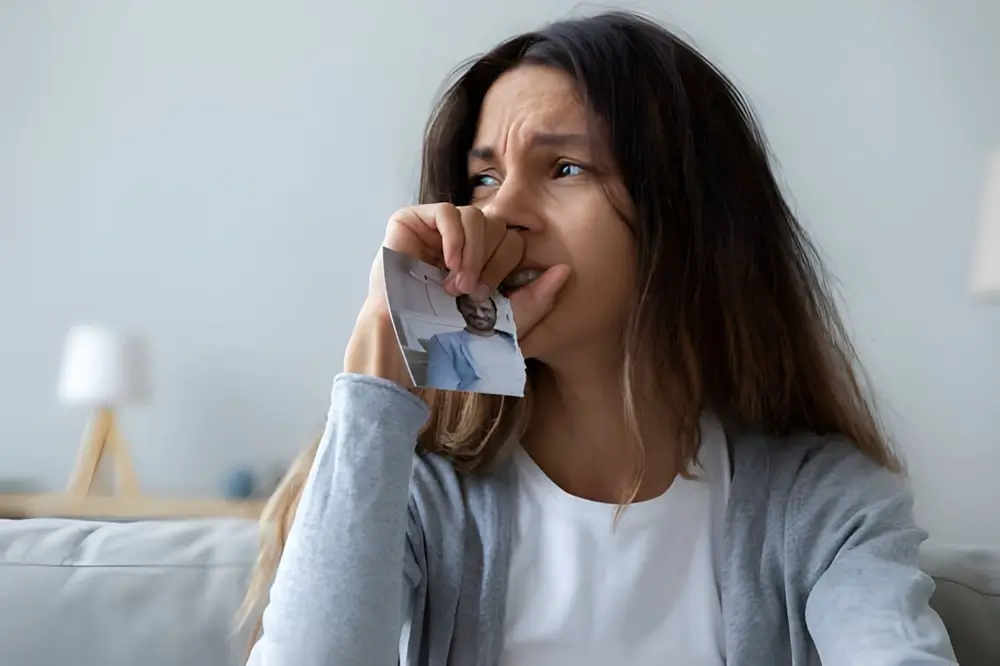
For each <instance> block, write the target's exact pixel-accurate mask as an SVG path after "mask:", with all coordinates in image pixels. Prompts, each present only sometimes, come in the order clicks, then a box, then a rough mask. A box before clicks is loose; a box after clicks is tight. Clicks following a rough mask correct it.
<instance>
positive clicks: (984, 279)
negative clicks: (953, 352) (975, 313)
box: [972, 154, 1000, 297]
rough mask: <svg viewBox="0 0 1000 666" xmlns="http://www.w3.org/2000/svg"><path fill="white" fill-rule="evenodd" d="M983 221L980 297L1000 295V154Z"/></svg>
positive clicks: (976, 289) (976, 278)
mask: <svg viewBox="0 0 1000 666" xmlns="http://www.w3.org/2000/svg"><path fill="white" fill-rule="evenodd" d="M979 224H980V226H979V238H978V240H977V243H976V254H975V263H974V265H973V269H972V291H973V293H975V294H976V295H978V296H984V297H996V296H1000V154H998V155H996V156H995V157H994V158H993V161H992V162H991V163H990V169H989V173H988V174H987V178H986V188H985V190H984V192H983V201H982V211H981V217H980V222H979Z"/></svg>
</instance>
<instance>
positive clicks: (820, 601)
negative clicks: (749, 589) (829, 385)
mask: <svg viewBox="0 0 1000 666" xmlns="http://www.w3.org/2000/svg"><path fill="white" fill-rule="evenodd" d="M788 511H789V514H788V516H787V518H788V519H787V521H786V534H785V543H786V552H787V553H789V556H791V554H792V553H794V554H795V556H797V557H801V558H803V559H802V561H801V562H799V564H801V565H802V566H803V569H802V570H803V571H806V572H809V574H808V576H807V577H808V580H809V583H810V584H809V585H808V587H807V590H808V597H807V600H806V607H805V619H806V625H807V627H808V629H809V633H810V635H811V636H812V639H813V642H814V643H815V645H816V648H817V651H818V652H819V655H820V658H821V659H822V661H823V663H824V664H827V663H829V664H862V665H864V664H873V665H876V664H877V665H879V666H918V665H919V666H943V665H944V664H956V663H958V662H957V661H956V660H955V656H954V652H953V651H952V647H951V641H950V639H949V638H948V634H947V631H946V630H945V627H944V624H943V623H942V621H941V618H940V617H938V615H937V613H936V612H934V610H933V609H932V608H931V606H930V597H931V594H933V592H934V581H933V580H932V579H931V578H930V576H928V575H927V574H926V573H924V572H923V571H922V570H921V569H920V566H919V562H918V556H919V549H920V544H921V543H922V542H923V541H924V540H925V539H926V537H927V534H926V533H925V532H924V531H923V530H921V529H919V528H918V527H917V526H916V525H915V524H914V521H913V498H912V495H911V493H910V491H909V489H908V488H907V487H906V486H905V485H904V483H903V481H902V479H901V478H899V477H898V476H897V475H895V474H892V473H890V472H888V471H887V470H884V469H882V468H880V467H878V466H877V465H875V464H874V463H873V462H871V461H870V460H868V459H867V458H865V457H864V456H863V455H862V454H860V453H859V452H858V451H856V450H854V449H853V448H851V447H848V446H847V445H846V444H843V445H842V444H840V443H833V444H831V445H829V446H828V447H825V448H824V450H822V451H820V452H819V453H817V455H816V456H814V457H813V458H812V459H811V460H809V461H808V462H806V463H805V464H804V465H803V467H802V469H801V470H800V472H799V474H798V478H797V479H796V482H795V485H794V489H793V492H792V494H791V496H790V497H789V502H788Z"/></svg>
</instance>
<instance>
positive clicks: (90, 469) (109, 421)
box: [66, 407, 139, 497]
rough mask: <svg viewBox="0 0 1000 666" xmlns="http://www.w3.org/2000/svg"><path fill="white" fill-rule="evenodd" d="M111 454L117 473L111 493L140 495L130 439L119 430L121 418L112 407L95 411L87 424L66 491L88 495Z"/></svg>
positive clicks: (77, 494)
mask: <svg viewBox="0 0 1000 666" xmlns="http://www.w3.org/2000/svg"><path fill="white" fill-rule="evenodd" d="M109 454H110V456H111V459H112V461H113V465H114V467H113V470H114V476H115V483H114V485H113V486H112V488H110V491H111V492H110V494H112V495H118V496H122V497H137V496H138V495H139V479H138V477H137V476H136V473H135V466H134V465H133V464H132V453H131V452H130V451H129V447H128V442H126V441H125V439H124V438H123V437H122V436H121V434H120V432H119V431H118V420H117V419H116V418H115V412H114V410H113V409H111V408H110V407H102V408H101V409H98V410H97V413H96V414H94V418H93V419H92V420H91V422H90V426H89V427H88V428H87V434H86V435H85V436H84V439H83V442H82V443H81V444H80V452H79V453H78V454H77V459H76V465H75V466H74V467H73V472H72V474H71V475H70V477H69V484H68V485H67V487H66V492H67V493H68V494H69V495H72V496H73V497H87V496H89V495H90V494H91V492H92V491H93V490H94V480H95V478H96V477H97V475H98V472H100V471H101V463H102V462H103V461H104V456H106V455H109ZM102 490H104V489H102ZM100 494H105V493H103V492H102V493H100Z"/></svg>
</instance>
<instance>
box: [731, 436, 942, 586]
mask: <svg viewBox="0 0 1000 666" xmlns="http://www.w3.org/2000/svg"><path fill="white" fill-rule="evenodd" d="M730 450H731V451H732V459H733V485H732V488H733V494H735V495H736V496H737V497H736V499H737V502H738V503H740V504H742V505H744V506H747V505H749V506H754V505H755V506H757V507H760V512H759V513H758V514H757V518H758V520H759V521H760V522H758V523H757V528H758V529H759V531H760V533H767V534H770V535H772V536H774V537H777V538H776V539H775V540H774V542H775V543H783V544H785V551H784V552H785V555H786V556H789V555H793V556H794V557H797V558H801V560H802V561H800V562H799V563H798V565H799V566H801V567H803V568H804V569H805V570H807V571H810V572H811V575H818V574H819V573H820V572H821V571H823V570H824V568H825V566H827V565H828V564H829V562H830V561H831V559H832V558H833V557H834V556H835V555H836V553H837V552H839V551H840V550H841V549H842V548H844V547H851V546H852V545H857V544H860V543H863V542H866V541H868V540H871V539H882V538H886V537H887V536H888V535H895V536H893V537H891V538H890V539H889V541H892V542H896V541H899V542H900V543H901V544H903V546H905V548H904V550H907V553H909V546H910V545H912V543H914V541H913V539H915V542H919V541H920V540H922V539H923V538H925V536H926V535H925V533H923V532H922V531H921V530H919V529H918V528H917V527H916V525H915V524H914V521H913V497H912V493H911V491H910V488H909V485H908V483H907V482H906V480H905V478H904V477H903V475H901V474H900V473H898V472H895V471H892V470H889V469H887V468H885V467H884V466H882V465H880V464H879V463H878V462H876V461H875V460H873V459H871V458H870V457H869V456H867V455H865V454H864V453H863V452H861V451H860V450H859V449H858V448H857V447H855V446H854V445H853V444H852V443H851V442H850V441H849V440H847V439H845V438H843V437H831V436H819V435H794V436H788V437H775V436H750V437H737V438H735V439H734V440H733V441H732V442H731V449H730ZM789 564H790V563H788V562H786V566H788V565H789ZM810 577H811V576H810Z"/></svg>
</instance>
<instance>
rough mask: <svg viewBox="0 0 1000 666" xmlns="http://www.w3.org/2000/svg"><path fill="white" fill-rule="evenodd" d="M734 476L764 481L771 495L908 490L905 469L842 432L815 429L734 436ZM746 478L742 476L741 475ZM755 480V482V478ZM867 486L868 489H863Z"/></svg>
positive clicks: (820, 495)
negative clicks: (815, 431)
mask: <svg viewBox="0 0 1000 666" xmlns="http://www.w3.org/2000/svg"><path fill="white" fill-rule="evenodd" d="M730 451H731V452H732V460H733V477H734V481H735V480H736V479H737V477H742V478H745V479H747V480H750V481H751V482H758V483H759V482H762V481H763V482H764V483H766V485H767V488H768V491H769V493H770V494H775V493H778V494H785V495H787V496H789V499H792V498H793V497H792V496H796V498H797V499H799V500H803V499H806V498H805V497H802V496H801V495H808V496H810V497H812V498H813V499H814V500H823V499H829V498H837V497H842V496H843V495H844V494H845V492H847V491H850V493H849V494H851V495H854V496H859V495H860V496H864V495H865V494H872V493H874V494H876V495H879V494H885V493H890V494H894V493H897V492H901V491H905V490H906V484H905V481H904V479H903V477H902V475H901V474H899V473H897V472H895V471H893V470H890V469H887V468H886V467H884V466H882V465H881V464H879V463H878V462H876V461H875V460H874V459H872V458H871V457H869V456H868V455H866V454H865V453H863V452H862V451H861V450H860V449H858V447H856V446H855V445H854V444H853V443H852V442H851V441H850V440H848V439H846V438H845V437H841V436H831V435H816V434H811V433H803V434H795V435H787V436H776V435H735V436H732V441H731V442H730ZM741 480H742V479H741ZM754 480H755V481H754ZM865 491H867V493H866V492H865Z"/></svg>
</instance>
